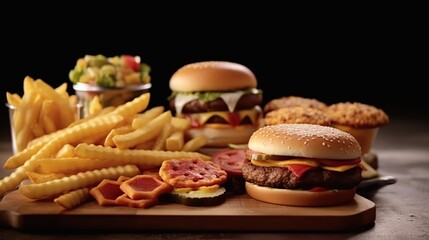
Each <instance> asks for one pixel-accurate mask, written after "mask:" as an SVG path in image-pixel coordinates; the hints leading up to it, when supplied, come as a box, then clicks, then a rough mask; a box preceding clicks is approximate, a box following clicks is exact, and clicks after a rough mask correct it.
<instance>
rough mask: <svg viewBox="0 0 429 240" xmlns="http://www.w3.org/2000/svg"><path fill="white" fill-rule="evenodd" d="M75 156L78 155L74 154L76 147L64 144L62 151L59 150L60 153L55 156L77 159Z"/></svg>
mask: <svg viewBox="0 0 429 240" xmlns="http://www.w3.org/2000/svg"><path fill="white" fill-rule="evenodd" d="M75 156H76V154H74V146H73V145H71V144H64V146H62V147H61V148H60V150H58V152H57V153H56V154H55V157H56V158H65V157H75Z"/></svg>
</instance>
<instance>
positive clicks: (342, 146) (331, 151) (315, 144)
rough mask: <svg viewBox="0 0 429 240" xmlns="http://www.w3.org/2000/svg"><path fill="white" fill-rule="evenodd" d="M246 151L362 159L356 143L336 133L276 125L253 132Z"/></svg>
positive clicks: (315, 127) (310, 126) (324, 128)
mask: <svg viewBox="0 0 429 240" xmlns="http://www.w3.org/2000/svg"><path fill="white" fill-rule="evenodd" d="M248 146H249V149H250V150H253V151H257V152H261V153H264V154H270V155H281V156H294V157H304V158H320V159H335V160H350V159H355V158H358V157H360V156H361V147H360V145H359V143H358V141H357V140H356V139H355V138H354V137H353V136H352V135H350V134H349V133H346V132H344V131H341V130H339V129H336V128H333V127H328V126H321V125H313V124H277V125H271V126H265V127H262V128H260V129H258V130H257V131H255V132H254V133H253V134H252V136H251V137H250V139H249V143H248Z"/></svg>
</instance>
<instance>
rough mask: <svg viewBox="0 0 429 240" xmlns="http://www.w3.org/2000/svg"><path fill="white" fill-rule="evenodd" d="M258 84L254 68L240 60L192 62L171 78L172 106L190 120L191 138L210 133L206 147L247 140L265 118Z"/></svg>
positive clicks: (178, 113) (175, 111)
mask: <svg viewBox="0 0 429 240" xmlns="http://www.w3.org/2000/svg"><path fill="white" fill-rule="evenodd" d="M256 87H257V80H256V78H255V75H254V74H253V72H252V71H251V70H250V69H249V68H247V67H246V66H243V65H241V64H239V63H234V62H227V61H205V62H196V63H191V64H188V65H185V66H183V67H181V68H180V69H179V70H177V71H176V72H175V73H174V74H173V76H172V77H171V79H170V89H171V90H172V94H171V96H170V97H169V100H170V109H171V110H172V112H173V114H175V115H176V116H178V117H184V118H188V119H190V120H191V129H190V130H188V131H187V132H186V134H187V137H188V138H194V137H195V136H198V135H201V134H202V135H204V136H206V137H207V140H208V141H207V144H206V145H205V147H227V146H228V144H246V143H247V141H248V140H249V138H250V136H251V135H252V133H253V132H254V131H256V129H258V128H259V127H260V124H261V123H260V122H261V119H262V111H261V107H260V104H261V102H262V92H261V90H259V89H257V88H256Z"/></svg>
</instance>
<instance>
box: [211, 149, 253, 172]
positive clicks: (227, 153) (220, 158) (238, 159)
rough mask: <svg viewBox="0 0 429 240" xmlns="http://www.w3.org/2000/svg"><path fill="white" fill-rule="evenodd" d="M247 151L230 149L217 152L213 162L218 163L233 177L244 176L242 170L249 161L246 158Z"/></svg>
mask: <svg viewBox="0 0 429 240" xmlns="http://www.w3.org/2000/svg"><path fill="white" fill-rule="evenodd" d="M246 151H247V149H229V150H223V151H219V152H217V153H216V154H215V155H214V156H213V162H215V163H217V164H218V165H219V166H220V167H221V168H222V169H223V170H225V172H227V173H228V174H233V175H243V172H242V171H241V168H242V167H243V164H244V163H246V162H248V161H249V160H248V159H247V158H246Z"/></svg>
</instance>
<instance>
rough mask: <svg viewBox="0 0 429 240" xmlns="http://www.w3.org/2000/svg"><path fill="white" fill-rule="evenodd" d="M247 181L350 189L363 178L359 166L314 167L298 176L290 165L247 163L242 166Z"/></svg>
mask: <svg viewBox="0 0 429 240" xmlns="http://www.w3.org/2000/svg"><path fill="white" fill-rule="evenodd" d="M242 171H243V177H244V179H245V180H246V181H248V182H251V183H254V184H256V185H259V186H265V187H272V188H285V189H311V188H313V187H324V188H328V189H350V188H353V187H356V186H357V185H358V184H359V183H360V182H361V180H362V174H361V171H362V169H361V168H360V167H359V166H357V167H354V168H351V169H349V170H347V171H345V172H336V171H330V170H326V169H323V168H313V169H310V170H308V171H307V172H305V173H304V174H303V175H302V176H301V178H299V179H298V178H297V176H296V175H295V174H294V172H293V171H292V170H290V169H289V168H288V167H260V166H255V165H253V164H252V163H250V162H249V163H246V164H245V165H243V168H242Z"/></svg>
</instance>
